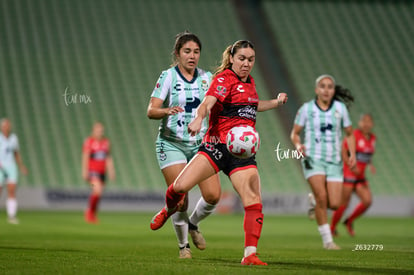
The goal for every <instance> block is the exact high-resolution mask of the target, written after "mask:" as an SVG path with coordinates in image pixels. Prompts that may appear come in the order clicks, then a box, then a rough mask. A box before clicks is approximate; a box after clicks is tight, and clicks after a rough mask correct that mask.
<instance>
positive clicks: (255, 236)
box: [151, 40, 287, 265]
mask: <svg viewBox="0 0 414 275" xmlns="http://www.w3.org/2000/svg"><path fill="white" fill-rule="evenodd" d="M254 63H255V50H254V47H253V44H252V43H251V42H249V41H246V40H240V41H236V42H235V43H234V44H233V45H230V46H228V47H227V48H226V50H225V51H224V53H223V60H222V64H221V65H220V66H219V68H218V69H217V71H216V73H215V75H214V78H213V81H212V84H211V86H210V88H209V90H208V92H207V94H206V97H205V98H204V100H203V102H202V103H201V104H200V106H199V107H198V109H197V114H196V117H195V118H194V119H193V121H192V122H191V123H190V124H189V125H188V131H189V133H190V134H191V135H196V134H197V133H199V132H200V129H201V127H202V121H203V119H204V118H205V117H206V116H207V115H208V114H210V117H209V128H208V130H207V133H206V135H205V136H204V138H203V143H202V144H201V146H200V149H199V151H198V153H197V155H196V156H195V157H194V158H193V159H192V160H191V161H190V162H189V163H188V164H187V165H186V167H185V168H184V170H183V171H182V172H181V174H180V175H179V176H178V178H177V179H176V180H175V181H174V184H172V185H170V186H169V187H168V189H167V193H166V206H165V207H164V208H163V209H162V210H161V211H160V212H159V213H157V214H156V215H155V216H154V218H153V219H152V221H151V229H153V230H157V229H159V228H160V227H162V226H163V224H164V223H165V221H166V220H167V219H168V217H169V216H171V215H172V214H173V213H174V212H175V211H176V210H177V204H178V202H180V201H181V200H182V198H183V197H184V195H185V193H186V192H188V191H189V190H190V189H191V188H193V187H194V186H195V185H197V184H198V183H199V182H201V181H203V180H205V179H207V178H209V177H211V176H212V175H214V174H216V173H218V172H219V171H220V170H223V172H224V173H225V174H226V175H228V176H229V178H230V180H231V182H232V184H233V187H234V189H235V190H236V192H237V193H238V194H239V196H240V198H241V201H242V203H243V206H244V209H245V215H244V232H245V245H244V246H245V249H244V257H243V259H242V261H241V264H242V265H267V264H266V263H264V262H262V261H261V260H260V259H259V258H258V257H257V254H256V250H257V244H258V241H259V238H260V234H261V230H262V225H263V213H262V200H261V191H260V178H259V174H258V170H257V166H256V161H255V158H254V156H253V157H251V158H248V159H239V158H236V157H234V156H233V155H231V154H230V152H229V151H228V150H227V148H226V144H225V140H226V135H227V132H228V131H229V130H230V129H231V128H233V127H234V126H238V125H250V126H252V127H255V124H256V112H257V111H266V110H269V109H273V108H276V107H278V106H280V105H281V104H284V103H285V102H286V101H287V95H286V94H284V93H281V94H279V95H278V98H277V99H273V100H267V101H262V100H259V97H258V94H257V92H256V87H255V83H254V80H253V78H252V77H251V75H250V72H251V70H252V68H253V66H254Z"/></svg>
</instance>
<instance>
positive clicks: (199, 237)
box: [188, 229, 206, 250]
mask: <svg viewBox="0 0 414 275" xmlns="http://www.w3.org/2000/svg"><path fill="white" fill-rule="evenodd" d="M188 232H189V233H190V236H191V239H193V243H194V245H195V246H196V247H197V248H198V249H200V250H204V249H206V240H205V239H204V237H203V234H201V232H200V231H198V230H191V229H190V230H188Z"/></svg>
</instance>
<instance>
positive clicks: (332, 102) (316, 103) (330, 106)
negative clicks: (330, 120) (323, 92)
mask: <svg viewBox="0 0 414 275" xmlns="http://www.w3.org/2000/svg"><path fill="white" fill-rule="evenodd" d="M317 100H318V98H315V100H314V102H315V105H316V107H318V109H319V110H321V112H328V111H329V110H330V109H331V108H332V106H333V104H334V101H335V99H332V101H331V105H329V107H328V109H326V110H322V109H321V107H319V105H318V102H317Z"/></svg>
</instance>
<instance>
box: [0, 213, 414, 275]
mask: <svg viewBox="0 0 414 275" xmlns="http://www.w3.org/2000/svg"><path fill="white" fill-rule="evenodd" d="M2 214H3V217H4V212H2ZM152 214H153V213H150V214H143V213H107V212H104V213H101V214H100V224H99V225H89V224H86V223H85V222H84V221H83V216H82V213H76V212H24V211H22V212H20V213H19V218H20V221H21V224H20V225H17V226H16V225H10V224H7V223H6V219H5V218H4V219H3V218H2V219H1V220H0V274H276V273H279V274H321V273H324V274H327V273H330V274H332V273H345V274H349V273H360V274H362V273H363V274H367V273H372V274H403V273H406V274H410V273H411V274H413V273H414V221H413V219H412V218H376V217H364V218H362V219H360V220H358V221H357V223H356V224H355V230H356V232H357V236H356V237H354V238H351V237H349V236H348V235H347V234H346V231H345V230H344V228H343V226H342V225H340V227H339V228H338V229H339V233H340V234H341V236H340V237H338V238H337V239H336V242H337V243H338V244H339V245H340V246H342V250H340V251H326V250H324V249H322V244H321V239H320V237H319V234H318V232H317V228H316V224H315V222H314V221H309V220H308V219H307V218H306V217H305V216H271V215H266V216H265V221H264V227H263V231H262V238H261V240H260V242H259V251H258V252H259V253H260V254H261V255H260V258H261V259H262V260H263V261H266V262H267V263H268V264H269V265H268V266H259V267H258V266H241V265H240V260H241V258H242V253H243V230H242V223H243V216H242V215H213V216H211V217H209V218H208V219H207V220H205V221H204V222H203V223H202V224H201V229H202V232H203V234H204V236H205V237H206V239H207V249H206V250H204V251H199V250H197V249H196V248H194V247H193V248H192V251H193V259H186V260H180V259H178V248H177V244H176V238H175V235H174V233H173V229H172V225H171V223H170V222H168V223H167V224H166V225H165V226H164V227H163V228H161V229H160V230H158V231H156V232H153V231H151V230H150V229H149V222H150V219H151V217H152ZM356 244H380V245H383V247H384V249H383V250H382V251H375V250H370V251H352V250H353V249H354V248H355V245H356Z"/></svg>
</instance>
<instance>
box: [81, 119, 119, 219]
mask: <svg viewBox="0 0 414 275" xmlns="http://www.w3.org/2000/svg"><path fill="white" fill-rule="evenodd" d="M106 171H108V176H109V179H110V180H114V179H115V169H114V162H113V160H112V156H111V155H110V142H109V140H108V139H107V138H106V137H105V136H104V126H103V125H102V123H100V122H96V123H95V124H94V125H93V128H92V135H91V136H90V137H88V138H87V139H86V140H85V142H84V144H83V153H82V177H83V179H84V180H86V181H88V182H89V183H90V185H91V188H92V193H91V195H90V197H89V204H88V208H87V210H86V211H85V221H86V222H88V223H97V222H98V219H97V217H96V213H97V211H98V204H99V201H100V199H101V196H102V193H103V189H104V186H105V179H106Z"/></svg>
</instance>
